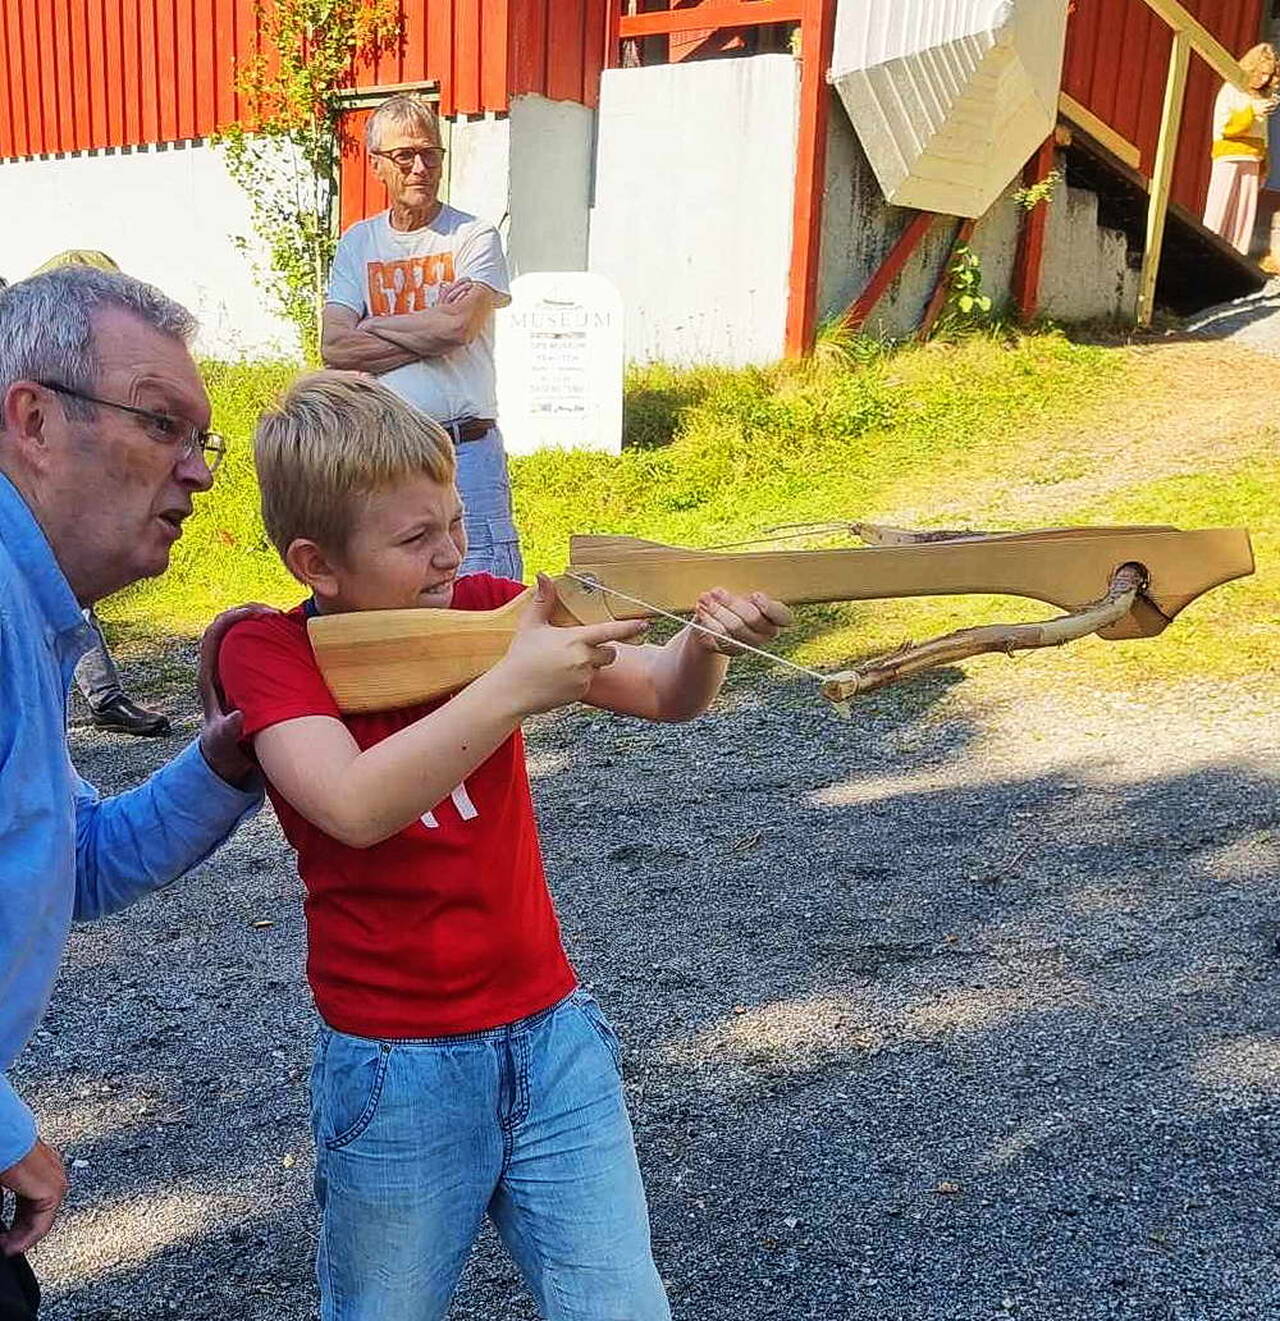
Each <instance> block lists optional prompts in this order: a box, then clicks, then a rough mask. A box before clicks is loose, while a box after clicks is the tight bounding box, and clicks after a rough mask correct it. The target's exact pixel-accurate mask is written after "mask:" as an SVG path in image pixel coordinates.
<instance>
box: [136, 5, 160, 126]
mask: <svg viewBox="0 0 1280 1321" xmlns="http://www.w3.org/2000/svg"><path fill="white" fill-rule="evenodd" d="M166 74H167V70H164V69H162V68H161V66H160V58H159V46H158V41H157V32H156V0H140V3H139V5H138V90H139V93H140V115H141V124H142V129H141V137H138V138H135V139H133V141H134V142H158V141H159V140H160V94H159V87H158V84H159V82H160V79H161V78H162V77H165V76H166Z"/></svg>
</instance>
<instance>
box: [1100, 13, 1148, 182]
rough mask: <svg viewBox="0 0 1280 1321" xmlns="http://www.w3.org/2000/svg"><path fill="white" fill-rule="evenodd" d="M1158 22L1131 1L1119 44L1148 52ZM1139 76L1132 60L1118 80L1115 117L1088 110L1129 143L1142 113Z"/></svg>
mask: <svg viewBox="0 0 1280 1321" xmlns="http://www.w3.org/2000/svg"><path fill="white" fill-rule="evenodd" d="M1155 21H1157V20H1156V19H1155V15H1153V14H1152V12H1151V10H1149V9H1148V8H1147V7H1146V5H1144V4H1134V3H1133V0H1129V3H1128V4H1126V5H1125V7H1124V12H1123V14H1122V15H1121V28H1120V42H1119V45H1120V48H1121V50H1124V51H1134V50H1145V49H1146V40H1147V36H1148V33H1149V31H1150V28H1151V24H1152V23H1153V22H1155ZM1138 74H1139V71H1138V70H1137V69H1136V68H1133V67H1132V59H1130V67H1129V68H1128V72H1127V74H1126V76H1125V77H1123V78H1121V79H1119V80H1118V86H1117V87H1116V94H1115V100H1114V103H1113V106H1112V113H1111V114H1109V115H1106V114H1103V112H1102V110H1101V109H1100V108H1099V106H1097V105H1092V106H1090V107H1088V109H1089V110H1090V111H1092V112H1093V113H1094V114H1096V115H1099V116H1101V118H1102V119H1103V121H1104V122H1105V123H1107V124H1108V125H1110V126H1111V128H1113V129H1114V130H1115V131H1116V132H1117V133H1119V134H1120V136H1121V137H1122V138H1124V139H1125V140H1126V141H1129V142H1132V141H1133V139H1134V136H1135V135H1136V133H1137V128H1138V114H1139V109H1140V107H1141V105H1142V78H1141V77H1140V76H1138ZM1133 168H1134V169H1135V170H1136V169H1139V168H1140V166H1139V164H1138V163H1136V162H1135V163H1134V164H1133Z"/></svg>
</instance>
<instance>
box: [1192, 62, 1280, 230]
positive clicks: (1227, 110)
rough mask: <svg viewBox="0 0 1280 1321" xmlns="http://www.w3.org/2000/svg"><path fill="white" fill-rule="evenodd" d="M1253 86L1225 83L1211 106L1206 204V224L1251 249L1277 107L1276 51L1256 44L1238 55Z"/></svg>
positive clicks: (1248, 83)
mask: <svg viewBox="0 0 1280 1321" xmlns="http://www.w3.org/2000/svg"><path fill="white" fill-rule="evenodd" d="M1240 68H1241V71H1242V72H1243V73H1244V78H1245V82H1246V83H1247V85H1248V87H1249V90H1248V91H1247V92H1244V91H1241V90H1240V88H1238V87H1233V86H1232V85H1231V84H1230V83H1224V84H1223V85H1222V91H1220V92H1219V93H1218V99H1217V101H1216V102H1215V103H1214V107H1213V173H1212V174H1211V175H1210V177H1209V197H1208V200H1207V201H1206V202H1205V207H1204V223H1205V227H1206V228H1207V229H1211V230H1213V231H1214V233H1216V234H1221V235H1222V237H1223V238H1224V239H1226V240H1227V242H1228V243H1230V244H1231V245H1232V246H1233V247H1235V248H1238V249H1239V250H1240V251H1241V252H1244V253H1247V252H1248V251H1249V245H1250V243H1251V241H1252V239H1253V224H1254V220H1255V219H1256V217H1257V214H1258V189H1259V188H1260V187H1261V185H1262V179H1263V175H1264V173H1265V171H1266V164H1267V119H1268V117H1269V116H1270V114H1271V112H1272V111H1273V110H1274V109H1275V108H1276V105H1277V104H1280V102H1277V99H1276V97H1275V95H1274V93H1275V83H1276V74H1277V61H1276V52H1275V50H1274V48H1273V47H1271V46H1267V45H1262V46H1254V47H1253V49H1252V50H1250V51H1248V52H1246V53H1245V55H1243V56H1242V57H1241V59H1240Z"/></svg>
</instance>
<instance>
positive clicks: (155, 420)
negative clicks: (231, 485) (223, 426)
mask: <svg viewBox="0 0 1280 1321" xmlns="http://www.w3.org/2000/svg"><path fill="white" fill-rule="evenodd" d="M36 384H37V385H39V386H43V388H44V389H46V390H52V391H53V392H54V393H55V394H65V395H69V396H70V397H71V398H72V399H80V400H83V402H85V403H86V404H101V405H102V406H103V407H104V408H115V409H118V410H119V411H120V412H121V413H132V414H133V415H134V416H135V417H141V418H145V419H146V420H147V421H148V422H149V423H150V424H151V426H152V427H153V428H154V429H155V435H154V436H153V439H155V440H158V441H159V442H160V443H161V444H165V445H174V446H176V447H177V449H178V459H179V461H180V462H184V461H185V460H187V459H189V458H190V457H191V456H192V455H193V454H194V453H195V452H196V450H199V451H200V454H201V457H202V458H203V459H204V462H205V466H206V467H207V468H208V469H209V471H210V473H215V472H217V471H218V468H219V466H220V465H221V463H222V460H223V459H224V458H225V457H226V453H227V442H226V440H225V439H224V438H223V437H222V436H220V435H218V433H217V432H216V431H201V430H200V428H199V427H198V426H196V425H195V423H194V422H184V421H183V420H182V418H179V417H171V416H170V415H169V414H168V413H155V412H152V411H151V409H149V408H135V407H134V405H133V404H118V403H116V401H115V400H114V399H99V398H98V397H97V396H96V395H92V394H85V392H84V391H83V390H73V389H72V388H71V387H70V386H69V385H63V384H62V382H61V381H37V382H36Z"/></svg>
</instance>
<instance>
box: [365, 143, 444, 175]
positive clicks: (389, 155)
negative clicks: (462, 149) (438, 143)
mask: <svg viewBox="0 0 1280 1321" xmlns="http://www.w3.org/2000/svg"><path fill="white" fill-rule="evenodd" d="M369 155H370V156H381V157H382V159H383V160H387V161H390V162H391V163H392V165H394V166H395V167H396V169H398V170H399V171H400V173H401V174H408V173H409V172H410V170H412V169H413V163H414V161H416V160H417V159H418V157H419V156H421V157H422V163H423V165H425V166H426V167H427V169H428V170H438V169H439V168H440V167H441V165H443V164H444V155H445V152H444V148H443V147H397V148H396V149H395V150H394V151H371V152H370V153H369Z"/></svg>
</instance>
